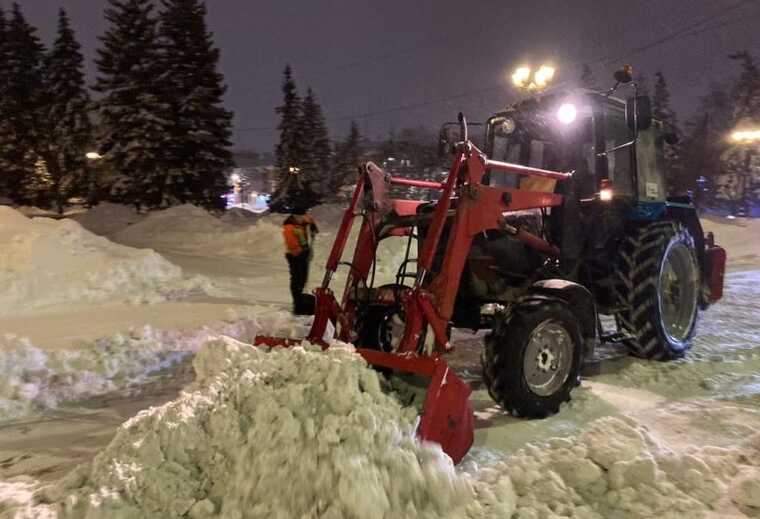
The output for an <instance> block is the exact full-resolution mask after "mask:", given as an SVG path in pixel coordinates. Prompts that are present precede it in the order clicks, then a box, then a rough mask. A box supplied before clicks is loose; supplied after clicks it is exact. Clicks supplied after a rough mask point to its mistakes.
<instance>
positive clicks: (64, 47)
mask: <svg viewBox="0 0 760 519" xmlns="http://www.w3.org/2000/svg"><path fill="white" fill-rule="evenodd" d="M45 63H46V66H45V80H46V85H47V93H48V95H49V105H48V110H47V117H46V119H45V122H47V124H48V132H49V133H48V134H49V136H50V139H49V145H48V146H47V148H46V150H45V152H44V158H45V162H46V164H47V170H48V172H49V175H50V177H51V191H52V193H51V195H52V198H53V200H54V201H55V203H56V207H57V209H58V211H59V212H60V211H62V210H63V204H64V203H65V201H66V199H67V198H69V197H70V196H74V195H84V194H87V193H88V190H89V179H88V167H87V159H86V154H87V152H88V151H89V149H90V146H92V124H91V122H90V117H89V109H90V96H89V94H88V93H87V89H86V87H85V80H84V71H83V63H84V58H83V57H82V52H81V47H80V45H79V43H78V42H77V41H76V38H75V36H74V31H73V30H72V29H71V25H70V23H69V18H68V16H67V14H66V11H65V10H64V9H61V10H60V12H59V17H58V35H57V37H56V40H55V42H54V44H53V48H52V49H51V51H50V53H49V54H48V56H47V59H46V60H45Z"/></svg>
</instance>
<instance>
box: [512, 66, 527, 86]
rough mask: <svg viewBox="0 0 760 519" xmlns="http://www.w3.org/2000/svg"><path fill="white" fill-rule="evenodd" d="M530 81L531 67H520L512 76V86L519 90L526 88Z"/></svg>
mask: <svg viewBox="0 0 760 519" xmlns="http://www.w3.org/2000/svg"><path fill="white" fill-rule="evenodd" d="M529 79H530V67H519V68H518V69H517V70H515V72H514V74H512V84H514V85H515V86H516V87H517V88H525V87H526V86H527V83H528V80H529Z"/></svg>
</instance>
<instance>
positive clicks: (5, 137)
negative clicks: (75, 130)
mask: <svg viewBox="0 0 760 519" xmlns="http://www.w3.org/2000/svg"><path fill="white" fill-rule="evenodd" d="M6 33H7V27H6V23H5V11H4V10H3V9H2V6H0V70H8V63H9V56H8V45H7V36H6ZM8 79H9V77H8V74H0V114H5V113H7V110H8V107H7V105H8V102H9V97H8V86H9V82H8ZM11 149H13V129H12V126H11V122H10V120H8V119H7V118H6V117H0V198H7V197H9V196H10V195H11V182H10V179H11V172H10V171H8V170H7V169H6V168H7V164H8V160H7V159H6V154H7V153H8V152H9V151H10V150H11Z"/></svg>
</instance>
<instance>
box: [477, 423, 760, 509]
mask: <svg viewBox="0 0 760 519" xmlns="http://www.w3.org/2000/svg"><path fill="white" fill-rule="evenodd" d="M679 447H681V446H679ZM505 475H507V476H509V479H510V480H511V482H512V484H513V486H514V490H515V492H516V494H517V508H516V513H515V515H514V516H513V517H515V518H519V519H527V518H531V519H533V518H535V519H538V518H542V519H543V518H554V517H573V518H583V519H606V518H614V517H619V518H630V519H634V518H642V519H643V518H651V517H662V518H676V517H687V516H688V517H703V516H704V514H705V513H706V512H708V511H710V510H712V509H714V508H716V507H717V506H718V503H719V502H720V501H721V500H725V498H726V496H730V498H731V499H732V500H733V502H734V504H735V505H738V506H739V507H743V506H757V504H751V503H758V502H759V501H758V498H760V494H759V493H758V489H760V431H758V430H756V431H755V432H754V434H753V435H751V436H749V437H748V438H747V439H746V441H744V442H739V443H738V445H737V446H735V447H731V448H721V447H705V446H686V447H684V448H681V449H680V450H678V451H676V450H673V449H671V448H670V447H668V446H667V445H665V444H664V443H661V442H659V441H658V440H657V438H656V437H655V436H653V435H651V434H650V433H649V432H648V431H647V429H646V427H644V426H642V425H641V424H639V423H637V422H635V421H634V420H632V419H630V418H627V417H615V418H602V419H599V420H596V421H594V422H593V423H592V425H591V426H590V427H589V428H588V429H587V430H586V431H585V432H584V433H583V434H581V435H580V436H579V437H578V438H576V439H566V438H562V439H553V440H550V441H549V442H548V443H547V444H545V445H529V446H528V447H527V448H526V449H524V450H522V451H520V452H518V453H517V454H516V455H514V456H510V457H509V458H507V459H506V460H505V461H503V462H500V463H497V464H495V465H493V466H491V467H489V468H485V469H482V470H480V471H478V472H477V473H476V477H477V478H478V480H479V484H478V485H477V486H476V488H477V489H478V496H479V497H478V500H479V501H480V502H483V499H484V498H487V497H488V496H489V490H490V487H489V486H490V485H494V484H496V485H499V481H500V480H502V479H503V478H504V476H505ZM721 506H725V503H721ZM486 517H490V516H487V515H486ZM499 517H509V515H505V516H499Z"/></svg>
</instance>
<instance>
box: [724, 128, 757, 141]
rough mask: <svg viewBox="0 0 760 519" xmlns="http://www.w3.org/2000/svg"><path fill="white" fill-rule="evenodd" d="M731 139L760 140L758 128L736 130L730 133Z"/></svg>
mask: <svg viewBox="0 0 760 519" xmlns="http://www.w3.org/2000/svg"><path fill="white" fill-rule="evenodd" d="M731 140H732V141H734V142H742V143H749V142H757V141H760V129H758V130H755V129H752V130H736V131H735V132H733V133H732V134H731Z"/></svg>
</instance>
